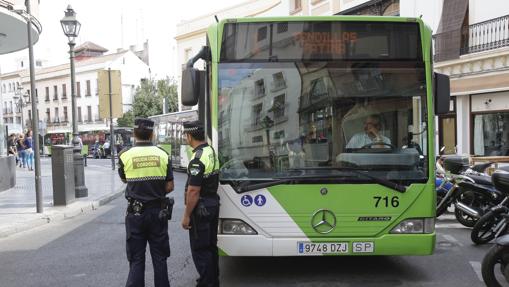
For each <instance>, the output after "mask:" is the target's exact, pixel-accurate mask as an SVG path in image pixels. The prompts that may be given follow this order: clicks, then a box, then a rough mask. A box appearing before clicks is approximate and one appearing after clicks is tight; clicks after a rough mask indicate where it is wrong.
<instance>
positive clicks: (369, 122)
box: [346, 115, 391, 149]
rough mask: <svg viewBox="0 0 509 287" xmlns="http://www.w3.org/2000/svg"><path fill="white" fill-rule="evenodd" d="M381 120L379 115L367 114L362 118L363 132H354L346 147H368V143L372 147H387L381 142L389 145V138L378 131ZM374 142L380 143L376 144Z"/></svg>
mask: <svg viewBox="0 0 509 287" xmlns="http://www.w3.org/2000/svg"><path fill="white" fill-rule="evenodd" d="M381 122H382V120H381V118H380V116H378V115H369V116H368V117H367V118H366V119H365V120H364V132H362V133H357V134H355V135H354V136H353V137H352V138H351V139H350V141H349V142H348V144H347V145H346V148H347V149H352V148H362V147H368V145H371V144H372V145H371V147H373V148H386V147H388V146H387V145H384V144H383V143H385V144H388V145H390V144H391V140H390V139H388V138H387V137H385V136H383V135H382V134H381V133H380V129H381V127H382V125H381ZM376 143H380V144H378V145H377V144H376Z"/></svg>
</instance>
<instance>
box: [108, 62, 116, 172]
mask: <svg viewBox="0 0 509 287" xmlns="http://www.w3.org/2000/svg"><path fill="white" fill-rule="evenodd" d="M108 95H109V97H110V150H111V169H112V170H115V141H114V138H115V130H114V129H113V99H112V97H113V95H112V93H111V68H108Z"/></svg>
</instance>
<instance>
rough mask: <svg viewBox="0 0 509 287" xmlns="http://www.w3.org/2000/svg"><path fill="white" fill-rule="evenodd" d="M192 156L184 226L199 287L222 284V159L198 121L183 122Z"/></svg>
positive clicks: (187, 185) (215, 286) (188, 169)
mask: <svg viewBox="0 0 509 287" xmlns="http://www.w3.org/2000/svg"><path fill="white" fill-rule="evenodd" d="M184 133H185V134H186V140H187V143H188V144H189V145H190V146H191V147H192V148H193V156H192V158H191V161H190V162H189V166H188V168H187V175H188V179H187V183H186V195H185V200H186V208H185V212H184V217H183V219H182V227H183V228H184V229H188V230H189V241H190V245H191V254H192V257H193V261H194V265H195V267H196V270H197V271H198V274H199V275H200V277H199V278H198V280H197V284H196V286H200V287H201V286H214V287H217V286H219V254H218V249H217V225H218V218H219V196H218V195H217V188H218V186H219V160H218V158H217V155H216V152H215V151H214V148H212V147H211V146H209V145H208V144H207V142H206V141H205V132H204V129H203V125H202V124H201V123H200V122H199V121H193V122H186V123H184Z"/></svg>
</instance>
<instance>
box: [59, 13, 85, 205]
mask: <svg viewBox="0 0 509 287" xmlns="http://www.w3.org/2000/svg"><path fill="white" fill-rule="evenodd" d="M60 24H61V25H62V30H63V31H64V34H65V35H66V36H67V38H68V39H69V43H68V44H69V56H70V61H71V103H72V134H73V140H72V144H73V146H74V150H73V151H74V182H75V187H74V191H75V194H76V198H79V197H87V196H88V189H87V187H86V186H85V170H84V166H83V157H82V156H81V146H80V140H79V138H78V122H77V121H76V91H75V75H74V71H75V69H74V46H75V45H76V43H75V42H74V39H75V38H76V37H78V34H79V32H80V28H81V24H80V22H79V21H78V20H76V13H75V12H74V10H73V9H72V7H71V5H69V6H67V10H66V11H65V17H64V18H63V19H62V20H60Z"/></svg>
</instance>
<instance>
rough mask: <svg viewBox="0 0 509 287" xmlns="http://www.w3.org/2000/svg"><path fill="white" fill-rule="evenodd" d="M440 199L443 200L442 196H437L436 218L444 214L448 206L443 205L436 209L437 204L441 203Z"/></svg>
mask: <svg viewBox="0 0 509 287" xmlns="http://www.w3.org/2000/svg"><path fill="white" fill-rule="evenodd" d="M442 199H444V196H443V195H441V194H437V216H436V217H439V216H440V215H442V214H444V212H445V211H446V210H447V206H448V204H444V205H443V206H442V207H441V208H438V204H439V203H440V202H441V201H442Z"/></svg>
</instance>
